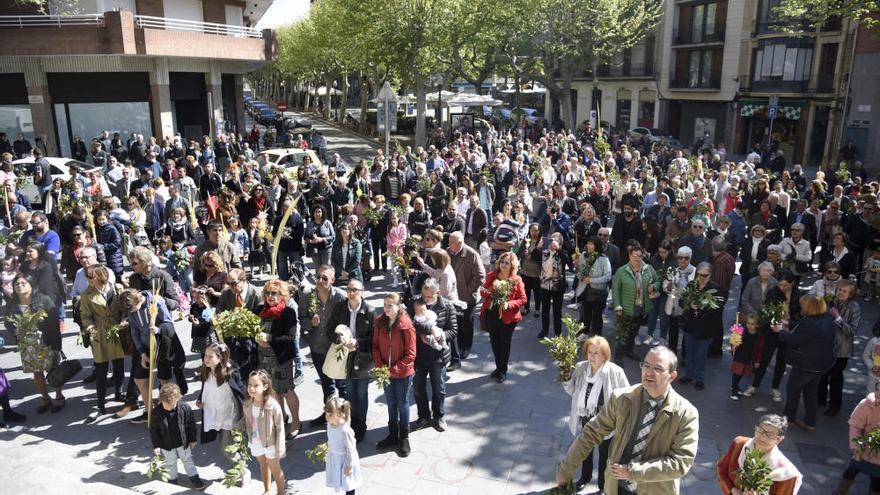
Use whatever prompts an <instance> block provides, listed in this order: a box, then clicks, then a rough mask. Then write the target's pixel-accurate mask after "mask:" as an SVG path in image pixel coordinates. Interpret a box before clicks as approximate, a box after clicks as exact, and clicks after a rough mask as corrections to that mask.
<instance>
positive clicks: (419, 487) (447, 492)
mask: <svg viewBox="0 0 880 495" xmlns="http://www.w3.org/2000/svg"><path fill="white" fill-rule="evenodd" d="M412 493H426V494H427V493H430V494H431V495H457V494H458V493H459V487H458V486H455V485H447V484H445V483H437V482H436V481H429V480H425V479H421V480H419V481H418V482H417V483H416V486H415V488H413V491H412Z"/></svg>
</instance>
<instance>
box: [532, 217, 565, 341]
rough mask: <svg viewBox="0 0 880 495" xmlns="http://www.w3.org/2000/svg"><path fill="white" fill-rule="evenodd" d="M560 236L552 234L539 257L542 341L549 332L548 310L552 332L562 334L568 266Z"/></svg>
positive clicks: (559, 234) (555, 233)
mask: <svg viewBox="0 0 880 495" xmlns="http://www.w3.org/2000/svg"><path fill="white" fill-rule="evenodd" d="M563 244H564V241H563V237H562V234H561V233H559V232H554V233H553V234H552V235H551V236H550V245H549V246H546V250H545V251H544V252H543V253H542V257H541V333H540V334H538V338H539V339H542V338H544V337H546V336H547V333H548V332H549V331H550V310H551V309H552V310H553V331H554V332H555V334H556V335H561V334H562V302H563V298H564V297H565V286H566V284H565V274H566V269H565V267H566V266H568V265H570V264H571V262H570V261H569V259H568V254H566V252H565V250H563V249H562V246H563Z"/></svg>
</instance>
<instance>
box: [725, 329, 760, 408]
mask: <svg viewBox="0 0 880 495" xmlns="http://www.w3.org/2000/svg"><path fill="white" fill-rule="evenodd" d="M758 338H759V337H758V315H754V314H751V315H749V316H748V317H746V331H745V332H743V335H742V343H741V344H740V345H738V346H731V352H732V353H733V362H732V363H731V364H730V371H731V372H732V373H733V384H732V386H731V389H730V400H739V394H740V392H741V391H740V388H739V382H740V380H742V378H743V377H744V376H752V372H753V371H754V369H755V368H757V367H758V366H759V363H760V362H761V356H760V348H759V347H758Z"/></svg>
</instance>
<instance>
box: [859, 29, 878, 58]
mask: <svg viewBox="0 0 880 495" xmlns="http://www.w3.org/2000/svg"><path fill="white" fill-rule="evenodd" d="M856 53H880V29H876V28H875V29H872V30H870V31H868V30H866V29H859V39H858V42H857V43H856Z"/></svg>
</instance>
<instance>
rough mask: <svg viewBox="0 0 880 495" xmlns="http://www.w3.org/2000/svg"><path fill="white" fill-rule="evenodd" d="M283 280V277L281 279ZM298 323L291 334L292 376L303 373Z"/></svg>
mask: <svg viewBox="0 0 880 495" xmlns="http://www.w3.org/2000/svg"><path fill="white" fill-rule="evenodd" d="M282 280H283V279H282ZM299 328H300V327H299V325H297V326H296V335H294V336H293V352H294V354H293V367H294V369H295V370H296V372H295V373H294V376H302V375H303V358H302V351H301V350H300V347H299Z"/></svg>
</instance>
